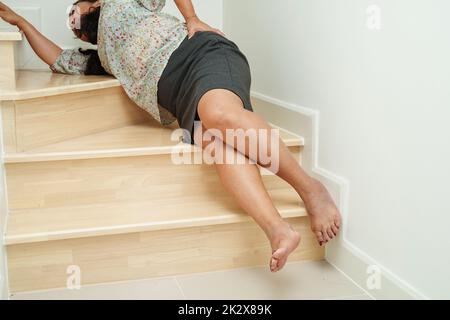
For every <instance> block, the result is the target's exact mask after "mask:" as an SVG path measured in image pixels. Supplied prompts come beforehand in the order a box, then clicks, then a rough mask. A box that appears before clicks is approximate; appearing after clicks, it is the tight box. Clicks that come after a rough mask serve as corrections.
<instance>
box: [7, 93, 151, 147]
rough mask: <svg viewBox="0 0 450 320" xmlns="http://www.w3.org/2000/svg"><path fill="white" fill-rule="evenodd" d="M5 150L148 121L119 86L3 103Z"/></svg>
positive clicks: (41, 144) (37, 145) (147, 116)
mask: <svg viewBox="0 0 450 320" xmlns="http://www.w3.org/2000/svg"><path fill="white" fill-rule="evenodd" d="M2 113H3V114H2V116H3V127H4V129H3V130H4V133H3V135H4V137H5V138H4V139H5V145H6V152H8V153H14V152H22V151H28V150H31V149H33V148H37V147H41V146H45V145H48V144H52V143H57V142H60V141H64V140H68V139H72V138H77V137H81V136H85V135H89V134H93V133H97V132H101V131H104V130H108V129H113V128H119V127H122V126H126V125H131V124H136V123H140V122H143V121H148V119H149V115H148V114H147V113H146V112H145V111H143V110H141V109H140V108H138V107H137V106H136V105H135V104H134V103H133V102H132V101H131V100H130V99H129V98H128V97H127V96H126V94H125V92H124V91H123V89H122V88H120V87H115V88H108V89H101V90H92V91H88V92H81V93H71V94H64V95H57V96H51V97H45V98H35V99H29V100H18V101H6V102H2Z"/></svg>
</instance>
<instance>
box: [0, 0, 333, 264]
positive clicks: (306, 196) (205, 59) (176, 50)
mask: <svg viewBox="0 0 450 320" xmlns="http://www.w3.org/2000/svg"><path fill="white" fill-rule="evenodd" d="M175 2H176V4H177V6H178V8H179V10H180V12H181V13H182V15H183V16H184V18H185V20H186V22H185V23H182V22H180V21H179V20H178V19H177V18H175V17H173V16H170V15H167V14H164V13H162V12H161V10H162V8H163V7H164V5H165V0H109V1H103V2H100V1H95V0H81V1H78V2H76V3H75V4H74V6H73V7H72V9H71V10H70V13H69V23H70V27H71V29H72V30H73V32H74V33H75V35H76V36H77V37H78V38H80V39H81V40H83V41H87V42H90V43H92V44H96V45H98V52H97V51H95V50H87V51H78V50H62V49H61V48H60V47H58V46H57V45H56V44H54V43H53V42H51V41H50V40H48V39H47V38H45V37H44V36H43V35H42V34H40V33H39V32H38V31H37V30H36V29H35V28H34V27H33V26H32V25H31V24H30V23H28V22H27V21H26V20H25V19H23V18H22V17H20V16H19V15H17V14H16V13H14V12H13V11H12V10H11V9H10V8H8V7H7V6H6V5H5V4H3V3H1V2H0V17H1V18H3V19H4V20H5V21H6V22H9V23H10V24H13V25H16V26H17V27H18V28H20V29H21V30H22V31H23V33H24V34H25V36H26V38H27V39H28V41H29V43H30V44H31V46H32V48H33V49H34V51H35V52H36V54H37V55H38V56H39V57H40V58H41V59H42V60H43V61H44V62H45V63H47V64H48V65H49V66H50V67H51V69H52V70H53V71H55V72H61V73H68V74H87V75H89V74H106V73H108V74H111V75H113V76H115V77H116V78H117V79H119V81H120V82H121V84H122V85H123V87H124V89H125V91H126V92H127V94H128V95H129V96H130V98H131V99H132V100H133V101H134V102H135V103H136V104H137V105H138V106H140V107H141V108H143V109H145V110H147V111H148V112H149V113H150V114H151V115H152V116H153V117H154V118H155V119H156V120H158V121H159V122H160V123H161V124H163V125H167V124H170V123H172V122H173V121H174V120H178V122H179V124H180V127H181V128H183V129H185V130H186V132H187V133H188V134H187V135H186V136H185V137H184V138H185V141H186V142H190V143H192V144H197V145H199V146H201V147H202V148H204V149H206V150H209V152H210V154H211V156H212V157H213V158H214V159H215V160H216V162H215V166H216V169H217V172H218V175H219V177H220V179H221V181H222V183H223V184H224V186H225V188H226V189H227V190H228V191H229V192H230V193H231V194H232V195H233V196H234V198H235V199H236V201H237V202H238V203H239V205H240V206H241V207H242V208H243V209H244V210H245V211H246V212H247V213H248V214H249V215H250V216H251V217H253V218H254V220H255V221H256V222H257V223H258V225H259V226H260V227H261V228H262V229H263V230H264V232H265V233H266V235H267V237H268V239H269V241H270V243H271V247H272V256H271V259H270V269H271V271H272V272H277V271H279V270H281V269H282V268H283V266H284V265H285V263H286V261H287V259H288V256H289V254H290V253H291V252H292V251H294V250H295V249H296V247H297V246H298V245H299V242H300V235H299V234H298V233H297V232H296V231H295V230H293V229H292V228H291V226H290V225H289V224H288V223H287V222H285V221H284V220H283V219H282V218H281V216H280V214H279V213H278V211H277V209H276V208H275V206H274V204H273V202H272V201H271V199H270V197H269V195H268V193H267V190H266V189H265V187H264V184H263V182H262V179H261V175H260V172H259V169H258V167H257V166H256V164H255V163H258V164H259V165H261V166H263V167H270V166H271V163H268V162H266V161H265V159H263V158H262V155H272V156H274V155H276V156H277V161H278V165H277V167H278V170H276V172H275V173H276V174H277V175H278V176H279V177H281V178H282V179H284V180H285V181H287V182H288V183H289V184H290V185H292V187H294V188H295V190H296V191H297V193H298V194H299V196H300V197H301V198H302V199H303V201H304V203H305V206H306V209H307V211H308V214H309V216H310V220H311V227H312V230H313V232H314V233H315V235H316V236H317V240H318V242H319V244H320V245H324V244H326V243H327V242H328V241H330V240H331V239H333V238H334V237H335V236H336V235H337V233H338V230H339V227H340V223H341V222H340V214H339V211H338V209H337V208H336V206H335V204H334V203H333V200H332V199H331V197H330V195H329V193H328V192H327V190H326V189H325V187H324V186H323V185H322V184H321V183H320V182H318V181H317V180H315V179H313V178H311V177H310V176H308V175H307V174H306V173H305V171H304V170H303V169H302V168H301V167H300V165H299V164H298V162H297V161H296V160H295V158H294V157H293V156H292V155H291V154H290V152H289V150H288V148H287V147H286V146H285V145H284V144H283V142H282V141H281V140H280V139H279V138H277V140H276V141H275V143H274V141H273V140H271V139H270V138H271V137H272V134H273V131H272V128H271V126H270V125H269V124H268V123H267V122H266V121H264V120H263V119H262V118H260V117H259V116H258V115H256V114H255V113H253V112H252V106H251V102H250V82H251V78H250V68H249V64H248V61H247V59H246V58H245V56H244V55H243V54H242V52H241V51H240V50H239V48H238V47H237V46H236V44H235V43H233V42H232V41H230V40H228V39H227V38H226V37H225V36H224V35H223V33H221V32H220V31H219V30H217V29H213V28H211V27H210V26H208V25H207V24H205V23H203V22H202V21H201V20H199V18H198V17H197V15H196V13H195V10H194V8H193V5H192V3H191V1H190V0H175ZM196 120H200V121H201V125H200V126H194V122H196ZM213 129H214V131H208V134H209V136H208V134H205V135H203V134H202V132H203V131H205V130H213ZM239 129H241V130H242V129H243V130H245V131H246V130H254V131H257V132H258V135H256V136H255V137H256V140H257V148H258V152H251V151H252V150H253V149H252V146H251V145H250V144H251V142H252V141H251V139H247V138H246V139H244V140H243V143H241V144H239V143H237V138H236V139H235V137H233V138H232V139H224V138H223V137H226V131H227V130H235V131H236V130H239ZM249 132H250V131H249ZM219 148H220V149H221V150H219ZM223 151H226V152H223ZM227 153H231V154H233V155H234V156H235V157H234V159H237V158H239V157H241V159H242V158H244V159H245V160H248V161H245V163H239V164H238V163H228V162H225V161H223V160H224V159H223V155H224V154H227Z"/></svg>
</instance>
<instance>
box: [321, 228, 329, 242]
mask: <svg viewBox="0 0 450 320" xmlns="http://www.w3.org/2000/svg"><path fill="white" fill-rule="evenodd" d="M322 235H323V239H324V240H325V242H328V241H330V237H329V236H328V233H327V229H323V230H322Z"/></svg>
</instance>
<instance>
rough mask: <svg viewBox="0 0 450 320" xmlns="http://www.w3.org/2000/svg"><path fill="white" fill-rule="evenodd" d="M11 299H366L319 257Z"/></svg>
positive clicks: (364, 295)
mask: <svg viewBox="0 0 450 320" xmlns="http://www.w3.org/2000/svg"><path fill="white" fill-rule="evenodd" d="M11 299H17V300H21V299H36V300H40V299H50V300H53V299H160V300H171V299H194V300H198V299H199V300H200V299H201V300H203V299H213V300H215V299H226V300H228V299H238V300H240V299H345V300H349V299H355V300H361V299H364V300H366V299H370V297H369V296H367V295H366V294H365V293H364V292H363V291H362V290H361V289H360V288H358V287H356V286H355V285H354V284H353V283H352V282H351V281H349V280H348V279H347V278H346V277H345V276H343V275H342V274H341V273H340V272H338V271H337V270H336V269H334V268H333V267H332V266H331V265H329V264H328V263H327V262H325V261H318V262H317V261H316V262H299V263H291V264H289V265H287V266H286V268H285V269H284V270H283V271H282V272H280V273H277V274H271V273H270V272H269V271H268V268H267V267H258V268H247V269H236V270H229V271H220V272H210V273H202V274H196V275H190V276H180V277H172V278H164V279H156V280H145V281H133V282H127V283H115V284H108V285H91V286H85V287H82V288H81V289H80V290H53V291H46V292H35V293H27V294H19V295H14V296H12V297H11Z"/></svg>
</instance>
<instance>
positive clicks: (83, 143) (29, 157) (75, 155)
mask: <svg viewBox="0 0 450 320" xmlns="http://www.w3.org/2000/svg"><path fill="white" fill-rule="evenodd" d="M177 127H178V126H177V125H172V126H170V127H162V126H161V125H159V124H158V123H156V122H153V121H149V122H144V123H139V124H134V125H130V126H126V127H122V128H117V129H112V130H108V131H104V132H100V133H96V134H92V135H88V136H84V137H80V138H75V139H70V140H66V141H64V142H59V143H55V144H51V145H47V146H44V147H39V148H36V149H33V150H30V151H27V152H20V153H7V154H6V155H5V162H6V163H19V162H33V161H50V160H69V159H70V160H73V159H92V158H99V157H102V158H105V157H117V156H143V155H152V154H167V153H170V152H171V151H172V150H173V147H174V146H176V145H177V144H179V142H178V141H172V140H171V135H172V132H173V129H175V128H177ZM280 136H281V138H282V139H283V141H284V142H285V143H286V145H288V146H302V145H303V138H301V137H299V136H296V135H294V134H291V133H289V132H288V131H286V130H283V129H280ZM179 148H180V149H183V150H185V151H189V150H190V151H194V150H195V148H193V147H192V146H191V145H188V144H181V145H180V146H179Z"/></svg>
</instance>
